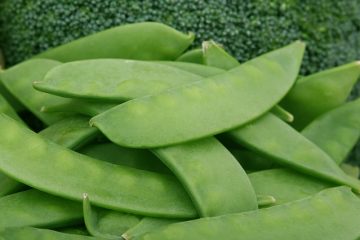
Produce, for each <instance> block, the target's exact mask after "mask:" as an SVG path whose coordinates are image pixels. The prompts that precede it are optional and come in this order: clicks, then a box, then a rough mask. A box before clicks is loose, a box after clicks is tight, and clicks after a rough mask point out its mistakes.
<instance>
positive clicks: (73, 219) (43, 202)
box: [0, 189, 83, 229]
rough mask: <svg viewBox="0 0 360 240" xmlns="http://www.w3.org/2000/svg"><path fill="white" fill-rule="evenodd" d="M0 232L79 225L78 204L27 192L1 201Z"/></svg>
mask: <svg viewBox="0 0 360 240" xmlns="http://www.w3.org/2000/svg"><path fill="white" fill-rule="evenodd" d="M0 212H1V218H0V229H1V228H8V227H23V226H33V227H63V226H69V225H71V224H75V223H81V220H82V218H83V213H82V209H81V204H80V203H79V202H75V201H70V200H66V199H63V198H59V197H56V196H53V195H50V194H47V193H43V192H41V191H38V190H35V189H30V190H26V191H23V192H19V193H14V194H11V195H8V196H5V197H2V198H0Z"/></svg>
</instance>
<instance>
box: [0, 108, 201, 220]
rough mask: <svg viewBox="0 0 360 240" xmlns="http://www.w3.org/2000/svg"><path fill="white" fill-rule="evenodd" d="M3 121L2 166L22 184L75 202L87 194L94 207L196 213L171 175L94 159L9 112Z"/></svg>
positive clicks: (181, 214) (176, 214)
mask: <svg viewBox="0 0 360 240" xmlns="http://www.w3.org/2000/svg"><path fill="white" fill-rule="evenodd" d="M0 124H1V125H2V126H3V130H2V137H1V138H0V155H1V156H2V157H1V158H0V170H1V171H3V172H4V173H5V174H7V175H9V176H11V177H13V178H14V179H16V180H18V181H20V182H23V183H25V184H27V185H29V186H32V187H35V188H37V189H39V190H42V191H44V192H48V193H50V194H54V195H58V196H62V197H65V198H69V199H73V200H81V199H82V193H84V192H86V193H88V194H89V195H90V194H91V196H92V199H93V200H92V201H93V203H94V205H97V206H100V207H104V208H110V209H114V210H119V211H123V212H129V213H135V214H139V215H145V216H156V217H169V218H192V217H196V215H197V214H196V211H195V209H194V207H193V205H192V203H191V201H190V199H189V198H188V196H187V194H186V192H185V190H184V189H183V188H182V187H181V186H180V184H179V183H178V182H177V181H176V179H174V178H173V177H171V176H166V175H160V174H157V173H152V172H147V171H142V170H137V169H134V168H128V167H124V166H119V165H114V164H110V163H107V162H104V161H99V160H95V159H92V158H90V157H87V156H85V155H82V154H79V153H76V152H73V151H71V150H69V149H66V148H64V147H61V146H59V145H57V144H55V143H53V142H51V141H48V140H46V139H44V138H42V137H40V136H38V135H36V134H35V133H33V132H31V131H30V130H28V129H25V128H24V127H21V126H19V124H18V123H16V122H15V121H14V120H12V119H10V118H8V117H6V116H5V115H0ZM20 139H21V141H20ZM19 144H21V149H22V151H18V148H19ZM29 153H31V154H29ZM48 156H52V159H51V161H50V160H49V158H48ZM79 169H81V171H79ZM109 176H111V177H109ZM44 179H47V181H44ZM99 182H101V183H102V184H97V183H99ZM113 189H120V190H119V191H113Z"/></svg>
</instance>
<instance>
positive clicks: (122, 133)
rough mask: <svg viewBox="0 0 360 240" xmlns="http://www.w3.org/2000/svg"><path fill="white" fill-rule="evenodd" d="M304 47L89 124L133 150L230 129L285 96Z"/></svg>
mask: <svg viewBox="0 0 360 240" xmlns="http://www.w3.org/2000/svg"><path fill="white" fill-rule="evenodd" d="M304 48H305V45H304V44H303V43H301V42H295V43H293V44H290V45H288V46H286V47H284V48H281V49H279V50H275V51H272V52H270V53H267V54H265V55H262V56H260V57H257V58H255V59H253V60H251V61H249V62H246V63H244V64H242V65H240V66H238V67H236V68H234V69H232V70H230V71H228V72H226V73H224V74H218V75H216V76H214V77H212V78H211V79H204V80H203V81H198V82H194V83H192V84H188V85H185V86H182V87H179V88H174V89H169V90H167V91H164V92H162V93H160V94H156V95H152V96H146V97H143V98H138V99H134V100H131V101H128V102H126V103H124V104H121V105H119V106H116V107H114V108H111V109H110V110H108V111H106V112H104V113H102V114H99V115H98V116H96V117H94V118H92V119H91V124H92V125H94V126H95V127H97V128H99V129H100V131H102V132H103V133H104V134H105V135H106V136H107V137H108V138H109V139H110V140H111V141H112V142H114V143H116V144H118V145H123V146H128V147H135V148H153V147H161V146H166V145H171V144H176V143H181V142H187V141H190V140H195V139H199V138H203V137H207V136H211V135H214V134H217V133H221V132H224V131H227V130H230V129H232V128H235V127H238V126H241V125H244V124H246V123H248V122H249V121H251V120H253V119H255V118H257V117H259V116H260V115H261V114H263V113H265V112H266V111H268V110H269V109H271V108H272V107H273V106H274V105H275V104H276V102H277V101H279V100H280V99H281V98H282V97H283V96H284V95H285V94H286V92H287V91H288V90H289V89H290V87H291V86H292V84H293V83H294V81H295V79H296V76H297V73H298V71H299V67H300V64H301V59H302V55H303V52H304ZM258 96H262V97H261V98H259V97H258ZM248 106H252V107H248ZM174 109H176V111H175V110H174ZM195 120H196V121H195ZM119 126H121V128H119Z"/></svg>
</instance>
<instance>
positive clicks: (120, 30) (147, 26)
mask: <svg viewBox="0 0 360 240" xmlns="http://www.w3.org/2000/svg"><path fill="white" fill-rule="evenodd" d="M193 40H194V34H192V33H190V34H183V33H181V32H179V31H177V30H175V29H173V28H171V27H169V26H166V25H164V24H161V23H156V22H143V23H134V24H126V25H122V26H118V27H114V28H110V29H107V30H104V31H101V32H98V33H95V34H92V35H90V36H87V37H83V38H80V39H78V40H75V41H72V42H69V43H67V44H64V45H62V46H59V47H56V48H53V49H50V50H48V51H46V52H43V53H40V54H39V55H37V56H35V57H36V58H49V59H54V60H58V61H61V62H72V61H76V60H83V59H94V58H124V59H137V60H173V59H176V58H177V57H178V56H180V54H181V53H182V52H183V51H184V50H185V49H187V48H188V47H189V46H190V44H191V43H192V42H193Z"/></svg>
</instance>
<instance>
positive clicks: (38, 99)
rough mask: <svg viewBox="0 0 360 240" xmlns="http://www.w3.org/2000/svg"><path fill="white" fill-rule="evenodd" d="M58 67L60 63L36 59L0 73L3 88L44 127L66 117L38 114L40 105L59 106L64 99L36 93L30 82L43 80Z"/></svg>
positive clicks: (60, 114) (57, 114)
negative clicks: (43, 124)
mask: <svg viewBox="0 0 360 240" xmlns="http://www.w3.org/2000/svg"><path fill="white" fill-rule="evenodd" d="M59 65H60V62H57V61H53V60H48V59H36V60H29V61H26V62H23V63H20V64H18V65H16V66H14V67H11V68H9V69H7V70H6V71H4V72H2V73H0V78H1V80H2V82H3V84H4V85H5V87H6V88H7V89H8V90H9V91H10V92H11V93H12V94H13V95H14V96H16V98H17V99H18V100H19V101H20V102H21V103H22V104H24V106H26V108H28V109H29V110H30V111H31V112H32V113H33V114H34V115H35V116H37V117H38V118H39V119H40V120H41V121H42V122H44V123H45V124H46V125H51V124H52V123H55V122H57V121H59V120H61V119H63V118H64V117H65V116H66V115H65V114H63V113H55V114H48V113H42V112H40V108H41V107H42V105H43V104H44V103H45V102H46V103H51V104H55V103H56V104H59V103H62V101H64V99H63V98H59V97H56V96H52V95H49V94H47V93H42V92H39V91H36V90H35V89H33V87H32V82H33V81H38V80H41V79H43V77H44V76H45V74H46V73H47V72H48V71H49V70H50V69H52V68H54V67H56V66H59Z"/></svg>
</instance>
